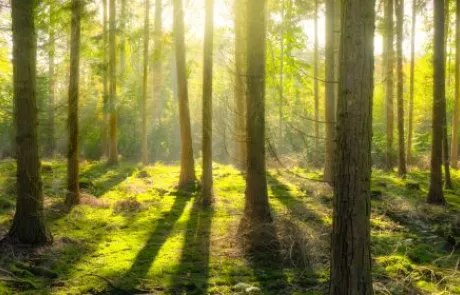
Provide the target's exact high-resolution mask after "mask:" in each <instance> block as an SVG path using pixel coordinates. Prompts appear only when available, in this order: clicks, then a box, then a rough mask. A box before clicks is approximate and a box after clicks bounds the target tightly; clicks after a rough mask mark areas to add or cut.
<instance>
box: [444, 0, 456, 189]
mask: <svg viewBox="0 0 460 295" xmlns="http://www.w3.org/2000/svg"><path fill="white" fill-rule="evenodd" d="M444 11H445V21H444V42H445V43H444V44H445V45H444V50H445V52H444V62H445V64H447V47H448V44H449V17H450V16H449V1H448V0H446V1H445V8H444ZM444 67H446V66H444ZM442 113H443V115H442V116H443V123H442V157H443V161H444V175H445V177H444V178H445V188H446V189H453V188H454V186H453V184H452V179H451V177H450V158H449V136H448V132H447V106H446V98H444V103H443V111H442Z"/></svg>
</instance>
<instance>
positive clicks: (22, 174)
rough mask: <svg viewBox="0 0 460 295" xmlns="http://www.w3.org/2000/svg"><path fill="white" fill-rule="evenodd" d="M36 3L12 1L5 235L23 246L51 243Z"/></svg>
mask: <svg viewBox="0 0 460 295" xmlns="http://www.w3.org/2000/svg"><path fill="white" fill-rule="evenodd" d="M35 3H36V1H34V0H13V1H12V2H11V12H12V24H13V88H14V90H13V91H14V93H13V95H14V123H15V127H16V157H17V168H16V169H17V170H16V176H17V184H16V187H17V199H16V212H15V214H14V219H13V224H12V225H11V228H10V231H9V233H8V236H9V237H11V238H12V239H14V240H18V241H20V242H21V243H25V244H45V243H49V242H51V241H52V237H51V234H50V232H49V231H48V229H47V227H46V224H45V219H44V216H43V213H44V212H43V192H42V180H41V177H40V159H39V155H38V140H37V125H38V120H37V100H36V99H37V97H36V60H37V39H36V35H35V25H34V9H35Z"/></svg>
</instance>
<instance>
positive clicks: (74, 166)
mask: <svg viewBox="0 0 460 295" xmlns="http://www.w3.org/2000/svg"><path fill="white" fill-rule="evenodd" d="M82 5H83V3H82V2H81V0H72V20H71V40H70V44H71V45H70V78H69V105H68V128H69V142H68V149H67V152H68V154H67V197H66V201H65V202H66V205H67V206H69V207H71V206H74V205H77V204H78V203H80V187H79V164H78V160H79V147H78V96H79V89H78V88H79V82H80V22H81V9H82V7H81V6H82Z"/></svg>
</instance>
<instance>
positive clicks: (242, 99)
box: [234, 0, 247, 172]
mask: <svg viewBox="0 0 460 295" xmlns="http://www.w3.org/2000/svg"><path fill="white" fill-rule="evenodd" d="M246 6H247V0H235V25H234V27H235V88H234V97H235V138H236V149H235V150H236V157H235V158H236V165H237V167H238V168H239V169H240V170H241V171H243V172H245V171H246V163H247V152H246V141H247V138H246V107H245V103H246V90H245V88H246V87H245V77H246V67H245V60H246V49H245V44H246V43H245V42H246V33H247V32H246V30H245V29H246V25H245V18H244V16H245V15H246V9H247V8H246Z"/></svg>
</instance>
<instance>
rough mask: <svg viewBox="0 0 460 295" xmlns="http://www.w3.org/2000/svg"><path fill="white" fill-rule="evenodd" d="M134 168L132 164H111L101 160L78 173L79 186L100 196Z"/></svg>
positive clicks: (120, 181) (123, 178)
mask: <svg viewBox="0 0 460 295" xmlns="http://www.w3.org/2000/svg"><path fill="white" fill-rule="evenodd" d="M135 169H136V167H135V165H133V164H125V163H122V164H120V165H118V166H111V165H108V164H106V163H103V162H99V163H96V164H94V165H92V166H91V167H90V168H89V169H86V170H85V171H83V172H82V173H81V175H80V188H81V189H83V190H87V191H89V192H90V193H92V194H94V195H95V196H96V197H100V196H102V195H104V194H105V193H107V192H108V191H110V190H111V189H112V188H114V187H115V186H117V185H118V184H120V183H122V182H123V181H124V180H125V179H126V178H128V177H130V176H131V175H132V174H133V172H134V170H135Z"/></svg>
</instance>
